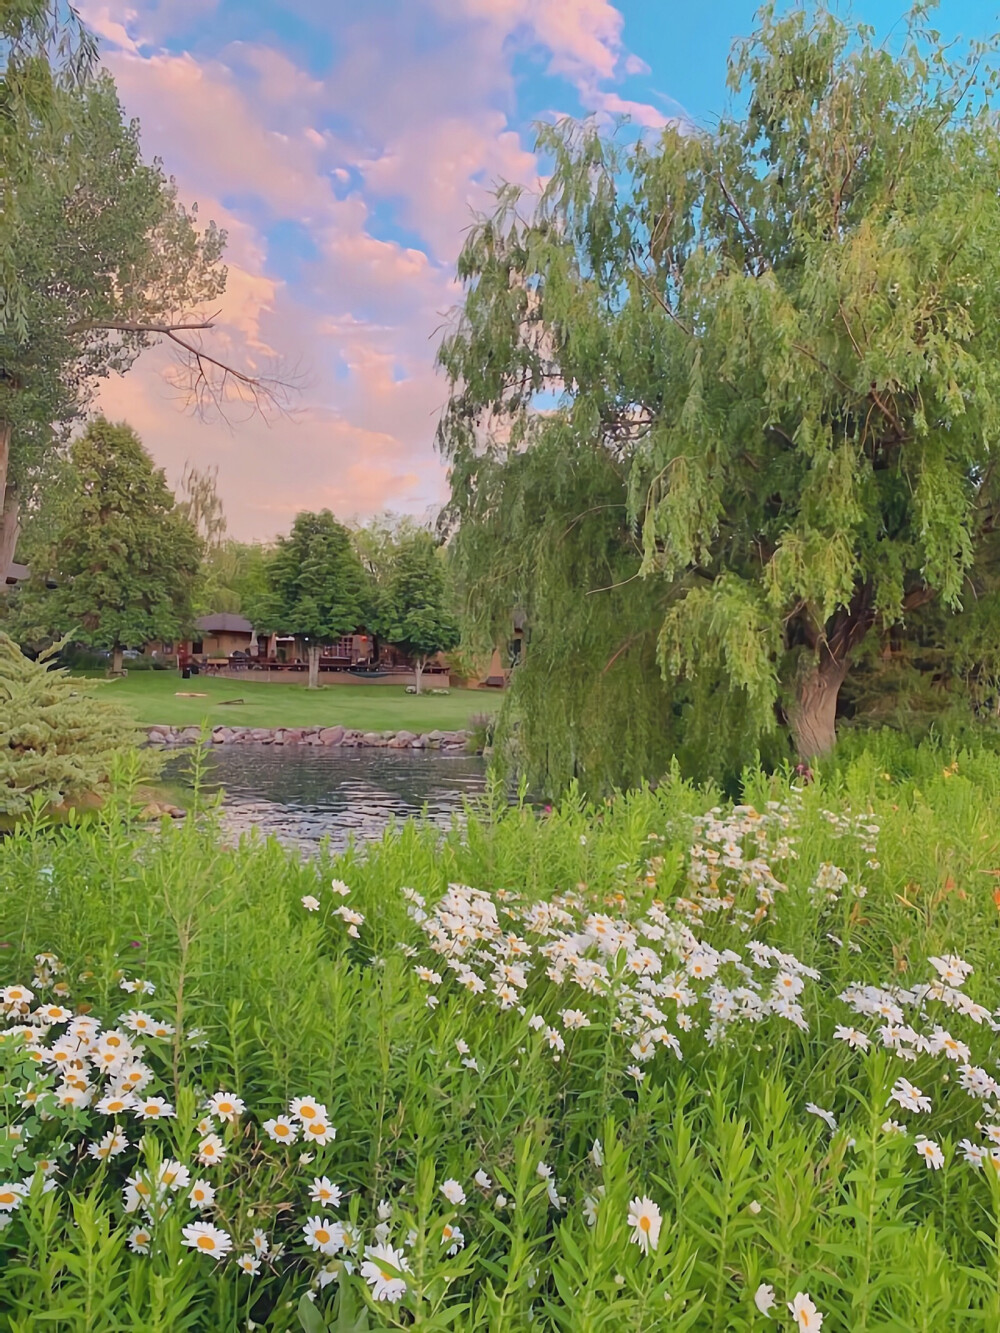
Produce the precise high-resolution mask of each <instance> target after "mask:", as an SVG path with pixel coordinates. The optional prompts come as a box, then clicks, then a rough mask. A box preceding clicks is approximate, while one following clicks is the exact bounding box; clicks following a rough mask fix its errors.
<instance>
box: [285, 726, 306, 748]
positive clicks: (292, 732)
mask: <svg viewBox="0 0 1000 1333" xmlns="http://www.w3.org/2000/svg"><path fill="white" fill-rule="evenodd" d="M304 734H305V733H304V730H303V728H302V727H286V728H285V744H286V745H298V744H299V743H300V742H301V740H302V737H303V735H304Z"/></svg>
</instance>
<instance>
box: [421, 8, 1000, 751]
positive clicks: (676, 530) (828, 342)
mask: <svg viewBox="0 0 1000 1333" xmlns="http://www.w3.org/2000/svg"><path fill="white" fill-rule="evenodd" d="M922 12H923V11H922V8H919V7H918V8H917V9H915V10H914V12H913V14H912V15H911V19H910V26H909V30H908V35H907V37H906V38H905V41H904V44H903V50H902V52H901V54H899V55H898V56H893V55H892V54H891V53H890V52H889V51H888V50H887V49H886V46H885V44H880V43H878V42H877V41H876V39H875V37H874V34H873V33H872V31H871V30H870V29H867V28H859V29H857V30H856V31H853V32H852V31H851V30H849V29H848V27H847V26H846V25H845V24H843V23H842V22H841V21H840V20H838V19H837V18H835V17H834V16H832V15H831V14H829V13H827V12H825V11H822V10H821V11H819V12H818V13H817V14H816V15H815V16H814V17H808V16H807V15H806V14H805V13H804V12H803V11H801V10H796V11H793V12H792V13H790V14H789V15H788V16H787V17H783V18H780V19H779V18H776V17H775V16H774V11H773V8H772V7H766V8H765V9H764V10H763V11H762V12H761V17H760V27H759V30H758V32H757V33H756V35H755V36H754V37H753V38H752V39H751V40H749V41H748V42H746V43H743V44H740V45H739V46H738V47H737V48H736V50H735V51H734V55H733V57H732V60H731V62H730V69H729V78H730V85H731V87H732V89H733V92H734V96H735V99H736V101H735V105H736V107H737V108H738V109H737V110H735V111H733V112H730V113H728V114H726V115H725V116H723V118H722V119H721V120H720V121H719V123H718V125H717V127H715V128H714V129H712V130H711V131H706V132H700V131H699V132H690V127H685V128H684V129H683V130H682V129H681V128H676V129H671V128H668V129H667V130H666V131H665V132H664V134H663V136H662V139H661V140H660V142H659V143H658V144H657V145H656V147H655V148H653V147H649V146H647V145H645V144H644V143H642V142H640V143H638V144H635V145H633V146H632V147H622V146H620V145H618V144H615V143H608V142H605V141H603V140H602V139H601V138H600V137H599V136H598V134H597V133H596V131H595V130H594V129H593V127H592V126H578V125H574V124H570V123H564V124H562V125H560V126H558V127H554V128H549V129H545V130H543V131H542V134H541V140H540V147H541V148H542V149H543V150H544V151H546V152H548V153H549V154H551V157H552V160H553V170H552V173H551V176H550V178H549V181H548V183H547V185H546V187H545V190H544V193H543V195H542V197H541V200H540V202H539V204H538V206H537V208H536V209H535V211H534V214H533V216H528V217H527V218H526V216H525V215H526V209H525V206H524V203H523V201H521V200H519V198H518V192H517V191H515V190H513V189H510V188H508V189H506V190H504V191H502V192H501V195H500V198H499V205H498V209H497V211H496V213H495V215H494V216H493V217H491V218H488V219H484V220H482V221H481V222H480V223H479V225H477V226H476V227H475V228H474V229H473V230H472V232H471V233H470V235H469V238H468V241H467V244H466V246H465V248H464V251H463V254H462V257H461V260H460V268H459V271H460V276H461V277H462V279H463V280H464V281H465V283H466V285H467V288H468V291H467V296H466V301H465V305H464V309H463V311H462V316H461V320H460V323H459V325H458V328H457V329H456V331H455V332H454V334H453V335H451V336H450V337H448V338H447V339H446V340H445V342H444V344H443V347H442V353H441V359H442V362H443V364H444V366H445V368H446V370H447V372H448V374H449V376H450V378H451V381H452V384H453V392H452V396H451V399H450V402H449V404H448V407H447V410H446V412H445V414H444V417H443V421H442V426H441V432H440V441H441V445H442V447H443V449H444V451H445V453H446V455H447V457H448V459H449V461H450V463H451V465H452V504H451V509H450V518H451V521H452V522H454V523H456V524H458V525H459V532H458V536H457V543H456V545H457V550H458V555H459V561H460V565H461V566H462V568H463V569H464V570H465V571H466V572H467V574H468V575H469V576H470V581H469V584H468V587H469V596H470V599H471V600H475V599H476V598H477V597H478V596H479V595H480V594H481V593H482V592H483V590H484V589H488V591H487V593H486V595H487V598H488V601H489V603H490V604H491V605H492V606H493V607H497V605H498V603H499V601H500V600H501V599H505V600H506V602H507V605H508V606H510V605H513V604H515V602H516V601H517V600H520V599H521V598H522V596H523V589H524V588H525V587H526V586H530V585H531V584H532V583H533V582H536V581H537V580H540V579H543V578H548V579H549V580H551V582H550V584H549V587H548V588H547V589H546V590H544V591H538V590H537V589H536V590H535V592H534V594H533V595H534V596H535V598H536V600H539V601H543V602H544V601H552V600H554V599H556V598H557V597H558V595H559V590H560V589H561V590H562V591H563V592H564V593H567V594H569V592H570V590H572V594H573V601H574V608H573V611H572V612H571V613H570V618H572V617H573V616H576V617H577V618H579V620H580V622H581V625H580V627H579V628H578V630H577V633H576V641H577V642H578V643H579V644H580V645H581V646H582V647H584V648H585V649H586V652H587V656H586V657H582V656H581V657H580V658H579V659H578V660H577V662H576V663H575V667H576V670H577V671H579V672H581V673H589V674H590V675H593V674H594V673H595V672H596V671H598V670H603V669H604V665H605V663H607V662H608V661H610V660H611V658H612V654H613V653H614V652H615V643H614V640H613V639H612V638H611V637H610V636H604V635H598V634H596V633H595V634H594V635H592V636H588V633H587V631H586V629H585V627H584V626H583V624H582V622H584V621H586V620H587V619H589V618H591V617H592V616H593V615H594V602H595V600H596V599H597V598H598V597H600V596H605V597H607V596H610V595H611V594H610V593H607V592H605V593H600V592H599V591H598V585H597V584H596V583H592V582H590V581H589V576H590V574H591V570H592V569H593V564H594V557H595V556H596V555H597V553H598V552H599V550H600V547H601V543H602V541H603V540H604V535H605V534H604V527H603V525H602V524H597V523H596V522H591V519H592V518H593V513H594V511H595V509H596V507H598V506H605V505H613V506H622V505H624V507H622V508H619V509H617V510H616V512H617V513H618V514H619V515H620V522H619V523H618V530H617V537H616V542H617V547H618V549H619V550H621V551H625V550H628V548H629V546H630V545H632V546H633V552H634V553H633V554H632V556H631V559H630V560H625V561H622V562H619V572H618V579H619V581H621V579H623V578H630V577H636V578H640V579H641V580H643V581H644V582H645V583H646V584H647V585H653V586H655V587H656V588H657V589H658V591H657V592H655V593H654V594H653V597H652V599H651V600H652V601H653V602H657V601H658V602H659V604H660V608H661V610H660V617H659V627H658V645H657V657H658V661H659V666H660V669H661V672H662V674H663V676H664V679H665V681H666V682H667V684H668V687H669V691H670V697H671V701H672V703H671V711H672V712H673V713H674V715H677V714H680V715H681V716H682V720H683V725H684V729H685V736H686V739H687V741H688V743H689V744H690V743H693V742H694V741H695V738H699V737H700V742H699V743H700V745H701V747H702V748H704V747H705V746H707V745H708V743H709V742H710V741H711V740H713V739H714V738H715V737H718V736H719V735H720V732H724V731H725V730H726V728H725V721H726V720H732V721H733V722H734V723H735V724H737V731H738V732H741V733H742V735H743V737H744V738H745V743H744V744H743V749H744V752H745V753H746V751H747V747H749V746H752V745H755V744H759V743H760V741H761V738H763V737H766V736H767V734H768V733H770V732H772V731H773V730H774V728H775V725H776V723H777V722H779V721H783V722H785V723H787V725H788V727H789V728H790V731H791V733H792V737H793V739H794V744H795V747H796V749H797V751H798V753H799V755H800V756H801V757H803V758H808V757H811V756H814V755H817V754H822V753H825V752H826V751H828V750H829V748H830V747H831V746H832V745H833V743H834V739H835V716H836V708H837V700H838V695H839V692H840V687H841V685H842V683H843V681H844V679H845V677H846V676H847V673H848V671H849V670H850V668H851V664H852V662H853V661H854V660H855V659H856V656H857V654H858V652H859V650H860V649H861V647H862V645H863V644H864V643H865V641H866V639H867V638H868V636H869V634H870V633H872V632H873V631H874V630H877V629H878V628H879V627H884V626H890V625H893V624H896V623H898V622H900V621H903V622H905V620H906V617H907V616H908V615H910V614H912V613H913V612H914V611H915V610H916V609H918V608H919V607H921V606H922V605H924V604H927V603H929V602H931V601H936V602H938V603H940V605H941V606H942V608H943V609H944V610H945V611H946V612H948V613H949V614H950V613H954V612H955V611H957V610H958V609H959V608H960V606H961V605H962V599H963V596H964V594H965V590H966V588H967V578H968V576H969V574H970V572H971V571H972V569H973V566H974V563H975V559H976V555H977V551H978V550H979V548H980V546H981V543H982V541H983V537H984V533H986V532H988V531H989V530H990V529H991V527H992V525H993V524H994V522H995V517H996V513H997V506H998V503H1000V492H998V483H997V473H996V468H995V465H994V461H993V454H994V453H995V448H996V439H995V437H996V433H997V429H998V425H1000V321H998V319H997V295H996V293H997V291H998V290H1000V285H998V277H1000V274H998V273H997V268H998V267H1000V196H998V193H997V190H996V178H997V173H998V167H1000V141H998V139H997V135H996V131H995V124H994V118H993V115H992V113H991V111H990V110H989V103H990V99H991V97H992V95H993V93H994V91H995V88H996V73H995V70H994V68H993V65H992V63H991V62H992V61H993V58H994V56H995V46H993V47H991V48H990V49H989V50H984V49H982V48H979V47H976V48H974V49H972V50H970V51H969V52H968V53H967V55H966V56H965V57H961V58H959V57H956V56H955V55H954V54H953V51H952V49H951V48H949V47H947V46H945V45H944V44H943V43H942V42H941V41H940V39H939V38H938V36H937V34H935V33H932V32H930V31H927V30H925V28H923V27H922V26H921V24H922V19H921V14H922ZM543 390H548V391H554V392H556V393H557V394H559V395H561V400H560V403H559V406H558V408H557V409H556V410H547V411H546V412H545V413H539V412H538V411H537V410H535V407H536V403H537V395H538V394H539V393H540V392H541V391H543ZM538 450H548V451H549V456H550V457H556V458H558V460H559V463H558V466H560V467H562V468H563V469H567V470H568V471H569V474H570V476H572V474H573V472H578V473H579V474H581V475H589V474H595V475H600V476H606V475H607V473H608V471H614V472H615V473H617V475H618V478H619V480H618V482H617V484H616V485H602V486H595V487H594V488H593V490H592V491H590V490H584V491H583V493H579V492H577V493H576V494H575V495H573V501H572V506H573V507H570V506H567V508H566V510H565V513H564V517H565V522H566V526H567V530H572V531H576V529H577V528H578V527H579V526H580V525H586V529H587V531H589V532H591V533H592V534H593V539H592V543H591V545H590V546H589V547H588V553H589V555H590V557H591V559H590V561H589V562H584V563H582V564H581V565H580V566H579V576H578V574H577V569H576V568H574V565H573V564H572V563H571V559H572V546H570V547H566V548H565V549H564V551H563V558H562V559H559V558H558V557H554V558H553V560H552V561H551V562H549V563H548V564H544V563H543V564H542V565H541V566H540V567H539V568H538V569H537V570H536V569H533V568H532V564H531V561H532V558H533V557H534V555H535V553H536V550H537V548H536V547H535V545H534V544H532V543H530V542H528V543H526V544H525V545H524V546H523V547H518V546H517V545H516V543H515V542H514V541H512V538H511V530H509V529H508V530H504V529H503V527H502V525H501V524H499V523H498V522H497V521H496V518H497V515H499V514H500V513H501V512H506V513H508V514H512V515H514V522H515V525H517V524H519V525H520V527H519V529H517V530H526V529H528V528H529V527H530V516H529V513H528V511H527V506H528V505H529V504H530V503H531V501H532V499H533V497H534V496H535V495H536V494H537V487H536V484H535V483H536V480H537V478H536V477H535V476H534V475H533V473H532V470H531V468H530V467H529V466H528V465H527V464H526V463H525V462H524V456H527V455H530V454H532V453H533V452H535V451H538ZM522 483H525V484H522ZM552 488H553V490H554V491H555V492H556V493H557V495H562V496H563V497H566V498H568V497H569V495H570V494H572V493H573V491H574V483H573V482H572V481H571V480H570V479H569V478H565V479H564V478H563V477H557V476H556V473H555V470H554V469H553V471H552ZM519 505H521V506H524V509H523V510H519ZM622 563H624V565H625V568H624V569H622V568H621V564H622ZM488 571H492V573H489V572H488ZM630 605H631V607H632V610H631V612H630V616H629V619H628V620H627V621H625V622H624V623H623V624H622V626H621V631H622V633H621V634H620V639H621V640H627V639H629V638H630V637H631V636H632V635H633V634H636V635H639V636H640V639H639V640H637V642H639V641H640V640H641V642H642V643H643V644H645V642H646V639H645V637H644V636H645V635H646V634H647V632H648V618H647V615H646V611H647V610H648V608H649V606H650V602H647V601H645V600H644V599H641V598H636V599H635V601H634V603H630ZM532 628H533V631H534V632H535V633H536V634H538V633H540V632H541V630H542V627H541V625H540V624H539V623H538V622H534V621H533V622H532ZM644 660H646V661H647V662H648V661H649V655H648V652H647V654H646V657H645V659H644ZM528 666H530V663H529V664H528ZM528 674H530V673H529V672H527V671H526V673H525V675H528ZM648 688H649V689H652V686H651V685H650V686H649V687H648ZM521 689H522V690H524V689H526V684H524V683H522V685H521ZM543 697H544V696H543V694H542V692H541V691H539V692H538V695H537V696H536V701H535V703H536V707H535V708H534V709H533V710H530V711H528V712H526V713H525V716H524V725H525V728H526V733H527V734H528V735H529V736H530V733H531V732H532V731H535V732H536V733H537V735H538V737H539V739H537V740H536V741H534V742H532V744H533V745H534V746H535V748H536V751H537V750H538V749H540V748H542V746H543V743H544V741H543V739H542V738H544V737H552V736H553V727H554V725H555V724H554V723H553V718H554V716H555V713H554V711H553V710H551V709H548V708H546V707H544V706H542V700H543ZM580 720H581V723H582V725H584V726H586V725H587V724H588V719H586V718H585V717H581V719H580ZM664 724H665V726H669V724H670V719H669V718H668V717H664ZM725 739H727V740H728V739H729V738H728V737H725ZM553 743H557V742H556V741H553ZM583 748H584V749H586V748H588V747H586V746H585V747H583ZM629 776H632V777H634V776H635V775H634V774H630V775H629Z"/></svg>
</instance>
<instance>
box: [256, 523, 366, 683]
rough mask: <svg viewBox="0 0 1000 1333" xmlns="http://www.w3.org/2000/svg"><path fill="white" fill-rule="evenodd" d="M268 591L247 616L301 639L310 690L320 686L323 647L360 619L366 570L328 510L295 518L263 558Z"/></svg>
mask: <svg viewBox="0 0 1000 1333" xmlns="http://www.w3.org/2000/svg"><path fill="white" fill-rule="evenodd" d="M267 581H268V588H267V592H266V593H265V595H264V596H263V598H262V599H261V601H260V605H259V606H257V607H255V608H247V612H246V613H247V614H248V615H250V616H251V618H252V619H254V621H255V623H257V625H258V627H259V628H261V629H267V630H271V631H274V632H277V633H279V634H294V635H295V636H296V637H297V638H301V639H304V640H305V641H306V645H307V649H308V658H309V688H310V689H315V688H316V687H317V686H318V685H319V659H320V653H321V651H322V648H323V645H324V644H328V643H330V642H331V641H332V640H334V639H339V638H340V637H341V636H342V635H344V634H353V633H355V631H356V630H358V629H359V628H360V627H361V625H362V623H363V621H364V617H365V610H366V600H367V599H366V584H365V572H364V570H363V569H362V566H361V561H360V560H359V558H358V555H357V552H356V551H355V549H354V544H353V542H352V540H351V534H350V532H349V531H348V529H347V528H345V527H344V525H343V524H342V523H338V522H337V520H336V519H335V518H334V516H333V514H331V513H330V511H329V509H323V510H321V511H320V512H319V513H316V514H313V513H301V514H298V515H297V516H296V519H295V522H294V523H293V524H292V530H291V532H290V533H289V535H288V536H287V537H279V538H278V541H277V544H276V546H275V549H274V553H273V555H272V556H271V558H270V559H269V560H268V562H267Z"/></svg>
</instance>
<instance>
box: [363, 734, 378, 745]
mask: <svg viewBox="0 0 1000 1333" xmlns="http://www.w3.org/2000/svg"><path fill="white" fill-rule="evenodd" d="M380 739H381V738H380V737H379V735H378V733H377V732H374V731H366V732H365V734H364V735H363V736H362V737H361V744H362V745H370V746H374V745H378V743H379V740H380Z"/></svg>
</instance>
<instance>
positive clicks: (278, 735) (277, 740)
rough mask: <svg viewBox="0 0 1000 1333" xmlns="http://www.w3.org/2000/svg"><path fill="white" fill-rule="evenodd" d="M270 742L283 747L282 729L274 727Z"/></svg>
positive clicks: (283, 734) (283, 733) (283, 735)
mask: <svg viewBox="0 0 1000 1333" xmlns="http://www.w3.org/2000/svg"><path fill="white" fill-rule="evenodd" d="M271 740H272V742H273V743H274V744H275V745H284V743H285V732H284V728H282V727H276V728H275V730H274V733H273V734H272V736H271Z"/></svg>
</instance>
